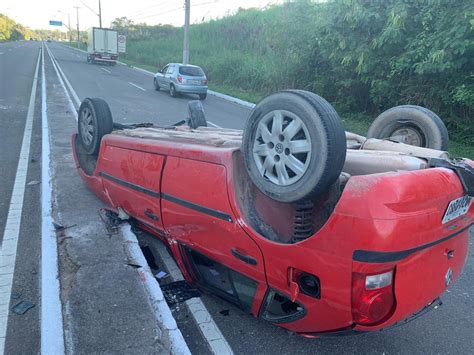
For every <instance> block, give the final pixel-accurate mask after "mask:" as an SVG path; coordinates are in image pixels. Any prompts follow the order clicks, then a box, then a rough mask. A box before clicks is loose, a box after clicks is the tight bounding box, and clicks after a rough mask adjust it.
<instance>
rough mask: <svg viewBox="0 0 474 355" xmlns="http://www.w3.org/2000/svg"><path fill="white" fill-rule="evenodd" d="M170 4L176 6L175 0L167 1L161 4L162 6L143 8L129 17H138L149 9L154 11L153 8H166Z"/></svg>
mask: <svg viewBox="0 0 474 355" xmlns="http://www.w3.org/2000/svg"><path fill="white" fill-rule="evenodd" d="M168 4H170V5H171V4H173V5H174V4H176V1H175V0H171V1H165V2H163V3H160V4H155V5H151V6H147V7H144V8H142V9H140V10H138V11H135V12H133V13H132V14H131V15H129V16H131V17H133V16H137V15H140V14H142V13H146V12H147V11H148V10H149V9H152V8H154V7H158V6H164V5H168Z"/></svg>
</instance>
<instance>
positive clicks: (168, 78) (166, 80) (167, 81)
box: [164, 64, 174, 88]
mask: <svg viewBox="0 0 474 355" xmlns="http://www.w3.org/2000/svg"><path fill="white" fill-rule="evenodd" d="M173 71H174V65H172V64H170V65H169V66H168V70H167V71H166V73H165V74H164V87H165V88H169V86H170V84H171V82H172V76H173Z"/></svg>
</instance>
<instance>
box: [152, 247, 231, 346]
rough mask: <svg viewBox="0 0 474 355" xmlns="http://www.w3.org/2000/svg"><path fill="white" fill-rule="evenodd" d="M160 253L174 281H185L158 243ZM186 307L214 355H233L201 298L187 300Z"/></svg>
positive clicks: (164, 249)
mask: <svg viewBox="0 0 474 355" xmlns="http://www.w3.org/2000/svg"><path fill="white" fill-rule="evenodd" d="M157 245H158V252H159V253H160V257H161V260H162V261H163V263H164V264H165V266H166V269H167V270H168V273H169V274H170V276H171V278H172V279H173V281H181V280H184V277H183V274H182V273H181V270H180V269H179V267H178V265H176V262H175V261H174V260H173V258H172V257H171V255H170V254H169V253H168V250H167V249H166V247H165V245H164V244H163V243H157ZM185 303H186V305H187V307H188V309H189V311H190V312H191V315H192V316H193V318H194V321H195V322H196V324H197V325H198V327H199V329H200V331H201V334H202V336H203V337H204V339H206V341H207V343H208V345H209V347H210V348H211V351H212V352H213V353H214V354H219V355H221V354H233V353H234V352H233V351H232V348H231V347H230V345H229V343H228V342H227V340H226V339H225V337H224V335H223V334H222V333H221V331H220V329H219V327H218V326H217V324H216V323H215V322H214V319H213V318H212V316H211V314H210V313H209V311H208V310H207V308H206V306H205V305H204V303H203V302H202V300H201V299H200V298H197V297H196V298H191V299H189V300H187V301H186V302H185Z"/></svg>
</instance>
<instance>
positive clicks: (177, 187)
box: [72, 90, 474, 337]
mask: <svg viewBox="0 0 474 355" xmlns="http://www.w3.org/2000/svg"><path fill="white" fill-rule="evenodd" d="M189 107H190V109H189V118H188V119H187V120H183V121H182V122H181V123H188V125H177V126H170V127H157V126H153V125H150V124H143V125H132V126H123V125H117V124H114V123H113V121H112V117H111V114H110V110H109V108H108V106H107V104H106V103H105V102H104V101H103V100H100V99H86V100H84V102H83V103H82V105H81V108H80V110H79V126H78V128H79V133H78V134H75V135H74V136H73V137H72V146H73V150H74V156H75V159H76V165H77V168H78V172H79V174H80V176H81V177H82V179H83V180H84V182H85V183H86V185H87V186H88V187H89V188H90V189H91V190H92V191H94V192H95V193H96V194H97V196H98V197H99V198H101V199H102V200H103V201H104V202H105V203H106V204H108V205H109V206H111V208H114V209H116V210H118V209H122V210H123V211H125V212H126V213H127V214H128V215H130V216H131V217H132V218H133V219H134V220H135V221H136V222H137V223H138V225H139V226H140V227H141V228H143V229H145V230H147V231H149V232H150V233H152V234H154V235H156V236H157V237H158V238H160V239H161V240H162V241H163V242H164V243H165V244H166V245H167V246H168V248H169V250H170V252H171V253H172V255H173V257H174V258H175V260H176V261H177V263H178V265H179V266H180V268H181V270H182V271H183V273H184V275H185V278H186V280H187V281H188V282H192V283H195V284H196V285H198V286H200V287H202V288H205V289H208V290H210V291H212V292H214V293H216V294H217V295H219V296H220V297H223V298H225V299H227V300H228V301H230V302H233V303H235V304H236V305H238V306H240V307H242V308H243V309H244V310H247V311H248V312H249V313H251V314H253V315H254V316H255V317H260V318H262V319H264V320H267V321H269V322H272V323H274V324H276V325H278V326H281V327H283V328H286V329H289V330H291V331H294V332H297V333H299V334H301V335H305V336H308V337H312V336H320V335H325V334H341V333H342V334H345V333H355V332H365V331H372V330H378V329H381V328H385V327H388V326H393V325H396V324H401V323H403V322H405V320H406V319H412V318H414V317H416V316H419V315H420V314H423V313H425V312H426V311H427V310H429V309H431V308H434V307H436V306H437V305H439V301H438V297H439V296H440V295H441V294H442V293H443V292H444V291H445V290H446V288H447V287H449V286H451V284H452V283H453V282H454V281H455V280H456V279H457V278H458V277H459V274H460V273H461V271H462V268H463V266H464V264H465V261H466V258H467V255H468V253H467V252H468V238H469V235H468V234H469V227H470V226H471V225H472V223H473V218H474V209H473V208H472V204H471V201H472V196H473V187H474V184H473V176H474V169H473V166H474V163H473V162H472V161H470V160H468V159H451V158H450V157H449V156H448V154H447V153H446V152H445V151H443V150H439V149H446V148H447V131H446V128H445V127H444V125H443V124H442V121H441V120H440V119H439V117H438V116H436V115H435V114H434V113H432V112H431V111H429V110H427V109H425V108H421V107H418V106H400V107H398V108H394V109H391V111H390V112H389V114H390V115H389V116H390V117H391V118H390V117H389V119H388V120H387V118H386V117H387V115H386V114H385V113H383V114H382V115H381V119H380V117H379V118H377V119H376V120H375V122H374V125H376V128H377V129H374V130H372V133H371V134H372V137H371V138H366V137H363V136H360V135H356V134H353V133H349V132H344V130H343V128H342V124H341V121H340V119H339V116H338V114H337V113H336V111H335V110H334V109H333V108H332V106H331V105H330V104H329V103H328V102H327V101H326V100H324V99H323V98H321V97H320V96H317V95H315V94H312V93H309V92H306V91H298V90H289V91H282V92H278V93H276V94H273V95H270V96H269V97H267V98H265V99H264V100H262V101H261V102H260V103H259V104H258V105H257V106H256V107H255V108H254V109H253V111H252V112H251V114H250V116H249V118H248V120H247V123H246V127H245V129H244V131H240V130H231V129H218V128H210V127H206V121H205V117H204V112H203V110H202V106H201V105H200V103H199V101H196V102H192V103H191V104H190V106H189ZM381 120H382V121H383V122H385V123H384V125H383V126H384V127H385V126H389V129H381V128H380V127H382V126H381V124H380V122H381ZM440 122H441V123H440ZM374 132H375V133H374ZM377 132H381V133H380V135H378V133H377ZM374 135H375V137H374ZM404 142H409V143H411V144H413V145H407V144H405V143H404Z"/></svg>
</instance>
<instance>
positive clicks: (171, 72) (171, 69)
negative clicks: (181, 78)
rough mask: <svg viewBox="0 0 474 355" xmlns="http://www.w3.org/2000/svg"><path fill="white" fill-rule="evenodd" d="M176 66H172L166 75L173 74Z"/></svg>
mask: <svg viewBox="0 0 474 355" xmlns="http://www.w3.org/2000/svg"><path fill="white" fill-rule="evenodd" d="M173 70H174V66H173V65H170V66H169V68H168V71H167V72H166V74H173Z"/></svg>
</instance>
